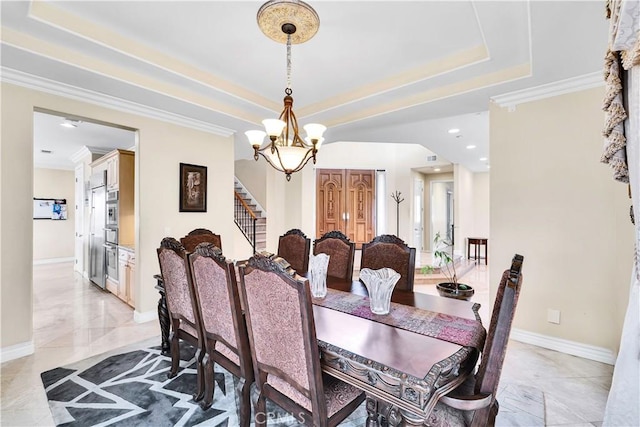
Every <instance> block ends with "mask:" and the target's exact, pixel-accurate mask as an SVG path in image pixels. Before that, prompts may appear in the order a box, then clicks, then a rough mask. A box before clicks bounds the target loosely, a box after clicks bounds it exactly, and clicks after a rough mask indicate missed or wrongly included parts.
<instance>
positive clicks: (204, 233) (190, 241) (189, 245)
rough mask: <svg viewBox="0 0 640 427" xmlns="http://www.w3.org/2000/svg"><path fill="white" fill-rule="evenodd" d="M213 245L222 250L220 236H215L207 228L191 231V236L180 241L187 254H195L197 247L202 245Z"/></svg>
mask: <svg viewBox="0 0 640 427" xmlns="http://www.w3.org/2000/svg"><path fill="white" fill-rule="evenodd" d="M205 242H206V243H213V244H214V245H215V246H217V247H219V248H220V250H222V239H221V238H220V235H219V234H215V233H214V232H213V231H211V230H207V229H206V228H196V229H195V230H191V231H190V232H189V234H187V235H186V236H184V237H182V238H181V239H180V243H182V246H184V248H185V249H186V251H187V252H193V251H195V250H196V246H198V245H199V244H200V243H205Z"/></svg>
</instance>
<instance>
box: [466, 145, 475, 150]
mask: <svg viewBox="0 0 640 427" xmlns="http://www.w3.org/2000/svg"><path fill="white" fill-rule="evenodd" d="M474 148H476V146H475V145H467V150H473V149H474Z"/></svg>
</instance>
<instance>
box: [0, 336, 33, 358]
mask: <svg viewBox="0 0 640 427" xmlns="http://www.w3.org/2000/svg"><path fill="white" fill-rule="evenodd" d="M34 352H35V347H34V345H33V341H27V342H23V343H20V344H15V345H10V346H8V347H3V348H2V349H0V363H4V362H8V361H9V360H13V359H19V358H21V357H24V356H28V355H30V354H33V353H34Z"/></svg>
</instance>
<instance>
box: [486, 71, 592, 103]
mask: <svg viewBox="0 0 640 427" xmlns="http://www.w3.org/2000/svg"><path fill="white" fill-rule="evenodd" d="M603 85H604V78H603V77H602V72H600V71H596V72H593V73H589V74H584V75H582V76H577V77H572V78H570V79H565V80H559V81H557V82H553V83H547V84H544V85H541V86H535V87H531V88H528V89H523V90H517V91H515V92H509V93H505V94H502V95H497V96H494V97H492V98H491V100H492V101H494V102H495V103H496V104H498V105H499V106H501V107H507V108H508V109H509V111H513V110H515V107H516V106H517V105H518V104H523V103H525V102H532V101H538V100H540V99H545V98H550V97H552V96H558V95H564V94H566V93H571V92H578V91H581V90H586V89H591V88H594V87H598V86H603Z"/></svg>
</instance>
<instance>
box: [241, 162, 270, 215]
mask: <svg viewBox="0 0 640 427" xmlns="http://www.w3.org/2000/svg"><path fill="white" fill-rule="evenodd" d="M267 167H271V166H269V165H268V164H267V161H266V160H265V159H263V158H262V157H260V158H259V159H258V161H257V162H256V161H255V160H253V159H251V160H236V161H235V165H234V173H235V176H236V178H238V179H239V180H240V182H242V185H244V187H245V188H246V189H247V190H248V191H249V192H250V193H251V195H252V196H253V198H254V199H255V200H256V201H257V202H258V203H260V205H262V207H263V208H265V209H266V210H267V212H268V211H269V209H268V208H267V206H266V205H267V181H266V180H265V179H264V176H265V173H266V170H267V169H266V168H267Z"/></svg>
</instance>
